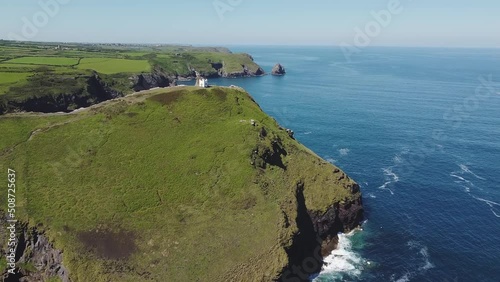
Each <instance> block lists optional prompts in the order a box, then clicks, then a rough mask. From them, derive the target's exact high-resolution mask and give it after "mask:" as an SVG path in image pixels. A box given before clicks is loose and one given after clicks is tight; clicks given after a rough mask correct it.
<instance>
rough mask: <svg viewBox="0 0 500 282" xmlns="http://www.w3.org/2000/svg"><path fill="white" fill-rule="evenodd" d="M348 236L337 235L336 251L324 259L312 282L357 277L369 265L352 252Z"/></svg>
mask: <svg viewBox="0 0 500 282" xmlns="http://www.w3.org/2000/svg"><path fill="white" fill-rule="evenodd" d="M352 234H353V232H351V233H349V234H338V237H339V242H338V245H337V249H335V250H333V251H332V253H331V254H330V255H329V256H328V257H326V258H325V259H324V263H325V265H324V266H323V268H322V270H321V273H320V274H319V275H318V277H317V278H316V279H314V280H313V282H314V281H322V279H325V278H332V279H342V280H343V277H344V276H346V275H347V276H349V277H359V276H360V275H361V272H362V270H363V269H364V267H365V265H367V264H369V262H367V261H366V260H364V259H363V258H361V257H360V256H359V255H358V254H357V253H355V252H354V251H353V250H352V243H351V240H350V237H351V236H352Z"/></svg>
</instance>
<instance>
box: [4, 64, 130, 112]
mask: <svg viewBox="0 0 500 282" xmlns="http://www.w3.org/2000/svg"><path fill="white" fill-rule="evenodd" d="M73 80H76V81H78V82H77V83H80V85H78V86H76V87H71V88H68V89H67V90H63V91H61V92H60V93H58V94H52V95H47V94H45V95H43V94H42V95H33V96H31V97H29V98H27V99H25V100H16V99H12V100H8V101H7V102H5V103H1V101H0V114H4V113H9V112H20V111H25V112H41V113H54V112H71V111H73V110H75V109H78V108H83V107H89V106H91V105H95V104H98V103H101V102H104V101H107V100H110V99H114V98H118V97H122V96H124V94H123V93H122V92H121V91H118V90H115V89H113V88H112V87H111V86H110V85H109V84H108V83H107V82H106V81H104V80H103V79H102V78H101V77H100V76H99V75H98V74H97V73H94V74H93V75H90V76H85V77H77V78H73ZM54 87H55V86H54Z"/></svg>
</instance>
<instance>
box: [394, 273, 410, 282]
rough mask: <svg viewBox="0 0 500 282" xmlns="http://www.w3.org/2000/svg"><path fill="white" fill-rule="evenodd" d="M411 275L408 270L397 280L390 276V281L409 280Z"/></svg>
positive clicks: (406, 281) (404, 281)
mask: <svg viewBox="0 0 500 282" xmlns="http://www.w3.org/2000/svg"><path fill="white" fill-rule="evenodd" d="M411 276H413V275H412V274H411V273H410V272H407V273H405V275H403V276H402V277H401V278H399V279H398V280H394V276H393V277H391V281H394V282H410V277H411Z"/></svg>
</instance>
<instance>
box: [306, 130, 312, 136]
mask: <svg viewBox="0 0 500 282" xmlns="http://www.w3.org/2000/svg"><path fill="white" fill-rule="evenodd" d="M311 133H312V132H311V131H307V132H304V135H309V134H311Z"/></svg>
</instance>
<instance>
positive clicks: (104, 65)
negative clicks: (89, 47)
mask: <svg viewBox="0 0 500 282" xmlns="http://www.w3.org/2000/svg"><path fill="white" fill-rule="evenodd" d="M78 68H79V69H84V70H95V71H97V72H99V73H104V74H115V73H141V72H150V71H151V66H150V65H149V63H148V61H146V60H126V59H111V58H85V59H82V61H81V62H80V64H79V65H78Z"/></svg>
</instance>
